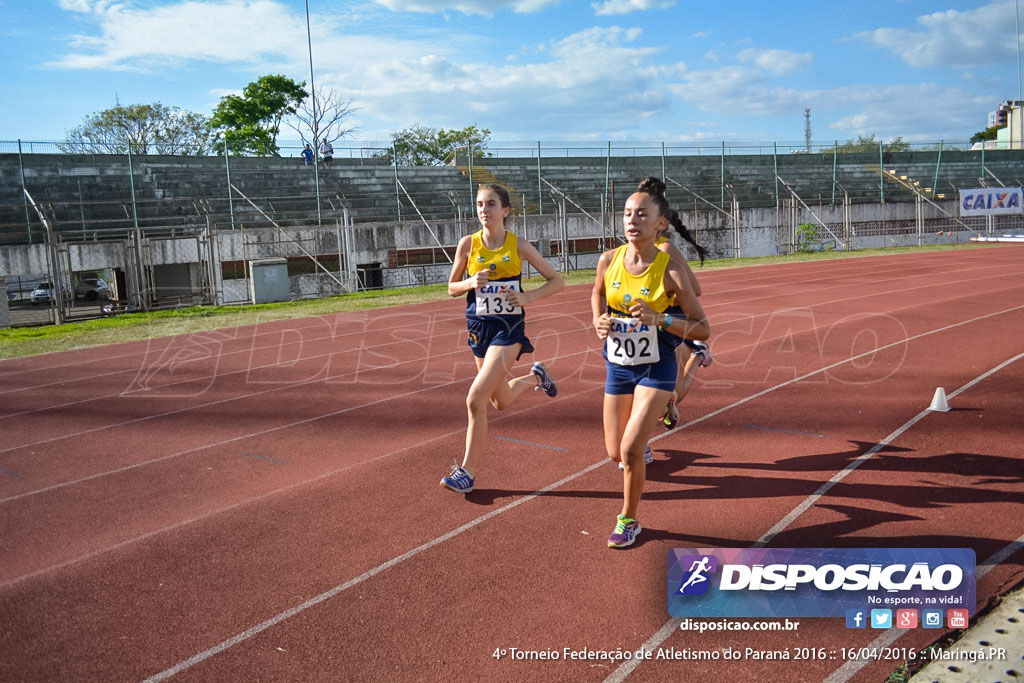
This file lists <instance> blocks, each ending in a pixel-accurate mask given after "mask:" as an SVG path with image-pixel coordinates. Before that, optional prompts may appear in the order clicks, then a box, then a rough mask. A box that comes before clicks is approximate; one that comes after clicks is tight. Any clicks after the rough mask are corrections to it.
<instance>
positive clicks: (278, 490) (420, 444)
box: [0, 387, 595, 589]
mask: <svg viewBox="0 0 1024 683" xmlns="http://www.w3.org/2000/svg"><path fill="white" fill-rule="evenodd" d="M594 388H595V387H591V388H588V389H584V390H583V391H578V392H576V393H574V394H566V398H570V399H572V398H576V397H578V396H582V395H583V394H586V393H589V392H591V391H593V390H594ZM539 407H540V406H536V405H535V406H530V407H528V408H522V409H520V410H516V411H505V412H503V413H502V414H501V415H499V416H497V417H496V418H494V419H492V420H491V424H492V425H493V424H497V423H499V422H501V421H503V420H506V419H512V418H515V417H518V416H519V415H521V414H523V413H526V412H529V411H532V410H536V409H538V408H539ZM465 433H466V430H465V428H462V427H460V428H459V429H453V430H450V431H448V432H445V433H443V434H438V435H436V436H432V437H430V438H429V439H424V440H423V441H418V442H416V443H413V444H409V445H408V446H403V447H402V448H399V449H398V450H394V451H390V452H388V453H384V454H383V455H378V456H376V457H374V458H369V459H367V460H360V461H359V462H355V463H352V464H348V465H343V466H341V467H338V468H335V469H333V470H330V471H328V472H323V473H321V474H318V475H316V476H314V477H311V478H309V479H303V480H302V481H297V482H293V483H291V484H287V485H286V486H282V487H280V488H276V489H272V490H270V491H266V492H264V493H260V494H258V495H255V496H253V497H251V498H246V499H244V500H240V501H238V502H237V503H232V504H230V505H226V506H224V507H220V508H217V509H214V510H209V511H207V512H204V513H203V514H200V515H197V516H195V517H190V518H188V519H184V520H181V521H179V522H175V523H174V524H170V525H168V526H165V527H162V528H160V529H155V530H153V531H148V532H146V533H144V534H141V535H139V536H135V537H133V538H127V539H125V540H123V541H119V542H117V543H115V544H113V545H110V546H107V547H105V548H99V549H98V550H93V551H91V552H88V553H86V554H84V555H79V556H77V557H73V558H71V559H68V560H64V561H63V562H59V563H57V564H54V565H50V566H48V567H43V568H41V569H37V570H35V571H33V572H30V573H28V574H23V575H21V576H17V577H15V578H13V579H8V580H6V581H3V582H0V589H4V588H8V587H10V586H13V585H14V584H17V583H21V582H23V581H27V580H28V579H31V578H34V577H36V576H40V575H42V574H46V573H49V572H52V571H55V570H57V569H63V568H65V567H70V566H72V565H75V564H78V563H79V562H84V561H86V560H91V559H93V558H95V557H99V556H100V555H104V554H106V553H108V552H111V551H114V550H118V549H120V548H125V547H127V546H129V545H133V544H135V543H138V542H139V541H144V540H146V539H148V538H152V537H154V536H158V535H160V534H163V533H166V532H169V531H174V530H176V529H181V528H183V527H186V526H189V525H191V524H195V523H197V522H202V521H204V520H206V519H210V518H211V517H215V516H217V515H219V514H222V513H225V512H230V511H231V510H234V509H236V508H239V507H242V506H244V505H250V504H252V503H256V502H258V501H261V500H264V499H266V498H270V497H272V496H276V495H279V494H282V493H287V492H288V491H291V490H292V489H296V488H299V487H302V486H307V485H309V484H315V483H317V482H319V481H323V480H325V479H329V478H331V477H333V476H335V475H338V474H341V473H343V472H347V471H349V470H352V469H355V468H356V467H362V466H366V465H370V464H373V463H375V462H378V461H381V460H384V459H386V458H390V457H392V456H395V455H398V454H400V453H404V452H406V451H411V450H414V449H421V448H423V447H424V446H426V445H428V444H431V443H434V442H435V441H441V440H443V439H448V438H451V437H453V436H456V435H459V434H465Z"/></svg>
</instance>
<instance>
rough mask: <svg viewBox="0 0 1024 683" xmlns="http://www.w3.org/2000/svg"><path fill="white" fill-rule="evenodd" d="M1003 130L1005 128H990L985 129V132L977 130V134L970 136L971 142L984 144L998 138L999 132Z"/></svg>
mask: <svg viewBox="0 0 1024 683" xmlns="http://www.w3.org/2000/svg"><path fill="white" fill-rule="evenodd" d="M1003 128H1006V126H1005V125H1003V126H992V127H991V128H986V129H985V130H979V131H978V132H977V133H975V134H974V135H972V136H971V142H972V143H975V142H985V141H986V140H996V139H998V138H999V131H1000V130H1002V129H1003Z"/></svg>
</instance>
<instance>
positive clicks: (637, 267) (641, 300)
mask: <svg viewBox="0 0 1024 683" xmlns="http://www.w3.org/2000/svg"><path fill="white" fill-rule="evenodd" d="M670 212H671V208H670V207H669V205H668V201H667V200H666V199H665V184H664V183H662V182H661V181H660V180H658V179H657V178H647V179H645V180H644V181H642V182H641V183H640V187H639V189H638V190H637V192H635V193H634V194H632V195H630V197H629V199H628V200H627V201H626V206H625V209H624V210H623V214H622V222H623V229H624V232H625V238H626V244H624V245H623V246H621V247H619V248H618V249H613V250H611V251H606V252H605V253H604V254H602V255H601V258H600V259H599V260H598V263H597V276H596V278H595V280H594V290H593V292H592V293H591V297H590V302H591V311H592V313H593V316H594V328H595V330H596V331H597V336H598V337H599V338H600V339H602V340H603V341H604V357H605V359H606V361H607V378H606V380H605V390H604V440H605V449H606V451H607V453H608V457H609V458H610V459H611V460H613V461H616V462H623V463H624V469H623V501H622V512H621V513H620V514H619V516H618V518H617V519H616V524H615V531H614V532H613V533H612V535H611V537H610V538H609V539H608V545H609V547H612V548H624V547H626V546H629V545H632V544H633V542H634V541H635V540H636V536H637V534H639V533H640V530H641V527H640V523H639V522H638V521H637V519H636V510H637V506H638V505H639V503H640V497H641V495H642V493H643V488H644V481H645V478H646V465H645V464H644V459H643V452H644V447H645V445H646V444H647V439H648V437H649V436H650V434H651V431H652V430H653V429H654V427H655V426H656V424H657V422H658V419H659V418H660V417H661V416H662V415H663V414H664V411H665V405H666V403H667V401H668V400H669V398H670V397H671V395H672V390H673V388H674V387H675V384H676V374H677V363H676V356H675V349H674V348H673V345H672V343H671V336H675V337H681V338H683V339H707V338H708V336H710V334H711V328H710V327H709V326H708V322H707V319H706V317H705V315H704V310H703V309H702V308H701V306H700V303H699V302H698V301H697V297H696V295H695V294H694V292H693V288H692V286H691V285H690V282H689V280H688V278H687V276H686V273H685V272H684V271H683V269H682V268H681V267H680V266H679V265H678V264H676V263H673V262H672V260H671V259H670V258H669V256H668V254H666V253H665V252H663V251H661V250H659V249H658V247H657V246H656V244H655V242H656V240H657V238H658V235H659V234H660V232H661V231H662V230H663V229H665V227H666V226H667V224H668V220H669V218H668V216H669V213H670ZM673 303H674V304H675V305H678V306H679V307H680V308H681V309H682V311H683V315H681V316H680V315H672V314H671V313H668V312H666V311H667V309H668V308H669V307H670V306H671V305H673Z"/></svg>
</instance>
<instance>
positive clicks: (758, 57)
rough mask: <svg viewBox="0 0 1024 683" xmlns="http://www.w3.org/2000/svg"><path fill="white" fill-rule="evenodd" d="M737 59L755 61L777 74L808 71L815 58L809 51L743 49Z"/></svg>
mask: <svg viewBox="0 0 1024 683" xmlns="http://www.w3.org/2000/svg"><path fill="white" fill-rule="evenodd" d="M736 57H737V59H739V60H740V61H741V62H744V63H753V64H756V65H758V66H759V67H761V68H762V69H764V70H765V71H767V72H768V73H770V74H772V75H775V76H782V75H785V74H791V73H796V72H799V71H806V70H807V69H809V68H811V64H812V63H813V62H814V58H813V57H812V56H811V55H809V54H807V53H805V52H804V53H800V52H789V51H788V50H755V49H752V48H748V49H746V50H742V51H741V52H740V53H739V54H738V55H736Z"/></svg>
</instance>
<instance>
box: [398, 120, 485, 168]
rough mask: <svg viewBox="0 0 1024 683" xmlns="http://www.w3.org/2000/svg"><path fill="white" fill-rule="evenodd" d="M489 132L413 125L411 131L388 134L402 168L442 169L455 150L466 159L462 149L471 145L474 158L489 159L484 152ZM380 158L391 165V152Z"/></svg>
mask: <svg viewBox="0 0 1024 683" xmlns="http://www.w3.org/2000/svg"><path fill="white" fill-rule="evenodd" d="M490 135H491V131H490V130H488V129H487V128H482V129H481V128H477V127H476V126H475V125H474V126H466V127H465V128H462V129H458V130H457V129H454V128H452V129H444V128H441V129H437V128H427V127H426V126H421V125H419V124H414V125H413V126H412V127H411V128H406V129H405V130H400V131H397V132H395V133H392V134H391V142H392V144H393V146H394V154H397V155H398V163H399V165H402V166H442V165H444V164H447V163H449V162H451V161H452V160H453V159H454V158H455V153H456V151H459V152H461V154H462V157H463V158H465V151H464V150H465V149H467V148H468V147H469V145H472V146H473V157H474V158H482V157H485V156H490V154H489V153H487V152H485V151H484V147H485V146H486V144H487V141H488V140H489V139H490ZM382 156H384V157H386V158H387V160H388V162H394V159H393V153H392V150H388V151H387V152H386V153H385V154H383V155H382Z"/></svg>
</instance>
